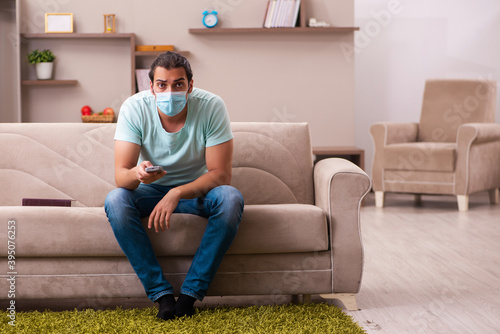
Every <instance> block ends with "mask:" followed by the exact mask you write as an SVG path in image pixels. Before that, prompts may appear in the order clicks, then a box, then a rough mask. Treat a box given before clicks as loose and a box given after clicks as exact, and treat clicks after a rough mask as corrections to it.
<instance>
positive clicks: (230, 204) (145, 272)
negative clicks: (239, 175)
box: [104, 184, 244, 302]
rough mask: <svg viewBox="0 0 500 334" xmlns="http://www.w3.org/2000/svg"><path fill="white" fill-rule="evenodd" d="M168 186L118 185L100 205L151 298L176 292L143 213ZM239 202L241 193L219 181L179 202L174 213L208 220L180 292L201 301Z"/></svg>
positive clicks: (226, 244) (236, 216) (236, 220)
mask: <svg viewBox="0 0 500 334" xmlns="http://www.w3.org/2000/svg"><path fill="white" fill-rule="evenodd" d="M170 189H172V187H166V186H159V185H153V184H150V185H146V184H141V185H139V187H138V188H137V189H135V190H128V189H124V188H117V189H114V190H112V191H111V192H110V193H109V194H108V196H107V197H106V202H105V204H104V209H105V211H106V215H107V216H108V220H109V222H110V224H111V228H112V229H113V232H114V234H115V237H116V240H117V241H118V244H119V245H120V247H121V248H122V250H123V252H124V253H125V255H126V256H127V258H128V260H129V262H130V264H131V265H132V267H133V268H134V270H135V273H136V274H137V276H138V277H139V279H140V280H141V283H142V285H143V286H144V289H145V290H146V294H147V296H148V298H149V299H150V300H152V301H153V302H154V301H156V300H158V298H160V297H161V296H163V295H167V294H173V293H174V291H173V287H172V285H171V284H170V283H169V282H168V281H167V280H166V279H165V276H164V274H163V271H162V269H161V267H160V264H159V262H158V259H157V258H156V255H155V254H154V252H153V247H152V245H151V241H150V240H149V237H148V235H147V233H146V230H145V227H144V226H143V225H142V223H141V217H147V216H149V215H150V213H151V212H152V211H153V209H154V207H155V206H156V204H157V203H158V202H159V201H160V200H161V199H162V198H163V197H164V196H165V194H166V193H167V192H168V191H169V190H170ZM243 205H244V204H243V196H242V195H241V193H240V192H239V191H238V190H237V189H236V188H233V187H231V186H219V187H216V188H214V189H212V190H210V191H209V192H208V193H207V194H206V195H205V196H203V197H199V198H195V199H181V200H180V201H179V204H178V205H177V208H176V209H175V211H174V213H190V214H194V215H198V216H201V217H205V218H208V225H207V227H206V229H205V233H204V234H203V238H202V240H201V243H200V246H199V248H198V250H197V251H196V254H195V255H194V258H193V262H192V263H191V267H190V268H189V271H188V273H187V276H186V278H185V280H184V283H183V285H182V288H181V293H183V294H185V295H189V296H191V297H194V298H196V299H198V300H203V298H204V297H205V294H206V292H207V290H208V287H209V285H210V283H211V282H212V280H213V278H214V276H215V273H216V272H217V269H218V268H219V265H220V263H221V261H222V258H223V257H224V254H225V253H226V251H227V250H228V248H229V246H230V245H231V243H232V242H233V239H234V237H235V235H236V231H237V230H238V226H239V223H240V221H241V216H242V214H243ZM160 233H169V232H168V230H167V231H164V232H160Z"/></svg>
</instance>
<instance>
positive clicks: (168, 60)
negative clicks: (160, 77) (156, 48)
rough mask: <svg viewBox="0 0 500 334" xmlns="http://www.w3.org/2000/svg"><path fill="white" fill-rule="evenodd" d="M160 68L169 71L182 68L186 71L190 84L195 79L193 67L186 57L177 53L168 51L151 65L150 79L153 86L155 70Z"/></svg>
mask: <svg viewBox="0 0 500 334" xmlns="http://www.w3.org/2000/svg"><path fill="white" fill-rule="evenodd" d="M158 66H159V67H164V68H166V69H167V70H171V69H173V68H180V67H182V68H184V70H185V71H186V76H187V80H188V83H189V82H191V79H192V78H193V71H191V65H190V64H189V62H188V60H187V59H186V57H184V56H181V55H180V54H178V53H177V52H172V51H167V52H165V53H162V54H160V55H159V56H158V57H156V59H155V60H154V61H153V63H152V64H151V68H150V69H149V79H150V80H151V82H152V83H153V84H154V79H155V70H156V68H157V67H158Z"/></svg>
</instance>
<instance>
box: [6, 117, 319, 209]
mask: <svg viewBox="0 0 500 334" xmlns="http://www.w3.org/2000/svg"><path fill="white" fill-rule="evenodd" d="M115 126H116V124H99V123H85V124H80V123H51V124H46V123H28V124H27V123H22V124H10V123H7V124H6V123H3V124H2V123H0V142H1V143H2V154H1V155H2V159H0V187H1V189H2V192H0V205H4V206H10V205H21V201H22V198H24V197H33V198H58V199H71V200H73V206H87V207H99V206H103V205H104V199H105V198H106V195H107V193H108V192H109V191H111V190H112V189H113V188H115V180H114V153H113V150H114V141H113V137H114V133H115ZM231 126H232V130H233V133H234V156H233V178H232V185H233V186H234V187H236V188H237V189H239V190H240V191H241V193H242V194H243V197H244V198H245V203H246V204H276V203H278V204H290V203H300V204H314V193H313V179H312V169H313V163H312V150H311V141H310V134H309V126H308V125H307V123H231ZM61 138H63V139H61ZM19 147H22V148H23V149H22V151H20V150H19V149H18V148H19ZM28 160H29V161H30V163H29V164H26V161H28Z"/></svg>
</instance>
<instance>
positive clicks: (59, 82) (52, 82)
mask: <svg viewBox="0 0 500 334" xmlns="http://www.w3.org/2000/svg"><path fill="white" fill-rule="evenodd" d="M21 83H22V84H23V85H25V86H56V85H76V84H77V83H78V80H22V81H21Z"/></svg>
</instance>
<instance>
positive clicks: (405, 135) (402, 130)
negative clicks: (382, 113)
mask: <svg viewBox="0 0 500 334" xmlns="http://www.w3.org/2000/svg"><path fill="white" fill-rule="evenodd" d="M370 134H371V135H372V138H373V142H374V143H375V144H378V143H380V144H381V145H382V146H385V145H390V144H396V143H411V142H415V141H417V135H418V123H390V122H381V123H375V124H373V125H372V126H371V127H370ZM375 146H377V145H375Z"/></svg>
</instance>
